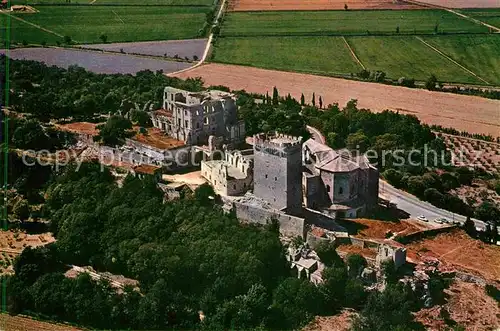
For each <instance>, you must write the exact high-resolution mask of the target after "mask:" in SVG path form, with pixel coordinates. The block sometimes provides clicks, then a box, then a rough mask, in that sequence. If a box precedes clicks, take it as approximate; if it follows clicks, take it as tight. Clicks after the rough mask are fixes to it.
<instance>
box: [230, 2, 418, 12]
mask: <svg viewBox="0 0 500 331" xmlns="http://www.w3.org/2000/svg"><path fill="white" fill-rule="evenodd" d="M345 5H347V7H348V8H349V9H423V8H425V7H424V6H419V5H415V4H410V3H407V2H404V1H393V0H286V1H282V0H231V1H230V2H229V10H233V11H252V10H335V9H341V10H344V9H345V8H344V6H345Z"/></svg>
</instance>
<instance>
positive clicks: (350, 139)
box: [346, 130, 370, 153]
mask: <svg viewBox="0 0 500 331" xmlns="http://www.w3.org/2000/svg"><path fill="white" fill-rule="evenodd" d="M369 143H370V141H369V140H368V137H367V136H366V135H365V133H364V132H363V131H362V130H359V131H358V132H356V133H351V134H350V135H349V136H347V140H346V147H347V148H348V149H350V150H352V151H354V150H359V152H360V153H364V152H365V151H366V150H367V149H368V145H369Z"/></svg>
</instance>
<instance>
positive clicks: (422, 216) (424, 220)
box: [417, 215, 429, 222]
mask: <svg viewBox="0 0 500 331" xmlns="http://www.w3.org/2000/svg"><path fill="white" fill-rule="evenodd" d="M417 220H419V221H422V222H429V221H428V220H427V217H425V216H424V215H420V216H419V217H417Z"/></svg>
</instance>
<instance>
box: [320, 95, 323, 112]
mask: <svg viewBox="0 0 500 331" xmlns="http://www.w3.org/2000/svg"><path fill="white" fill-rule="evenodd" d="M322 108H323V99H322V98H321V95H320V96H319V109H322Z"/></svg>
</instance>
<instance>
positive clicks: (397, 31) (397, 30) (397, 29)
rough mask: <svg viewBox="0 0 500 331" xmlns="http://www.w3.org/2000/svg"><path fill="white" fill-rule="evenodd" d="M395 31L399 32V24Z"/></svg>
mask: <svg viewBox="0 0 500 331" xmlns="http://www.w3.org/2000/svg"><path fill="white" fill-rule="evenodd" d="M396 33H399V25H398V26H397V27H396Z"/></svg>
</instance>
